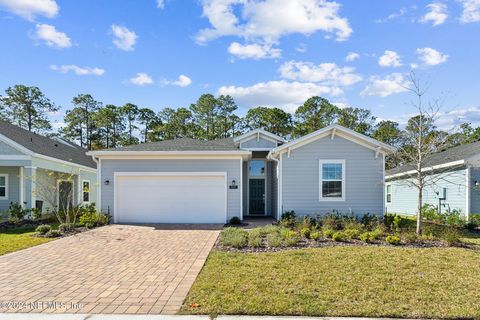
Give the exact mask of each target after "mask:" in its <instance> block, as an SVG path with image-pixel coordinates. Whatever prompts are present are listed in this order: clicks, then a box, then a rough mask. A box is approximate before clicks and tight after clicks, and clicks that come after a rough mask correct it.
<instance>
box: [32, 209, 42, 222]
mask: <svg viewBox="0 0 480 320" xmlns="http://www.w3.org/2000/svg"><path fill="white" fill-rule="evenodd" d="M32 219H33V220H35V221H38V220H40V219H42V210H40V209H39V208H33V209H32Z"/></svg>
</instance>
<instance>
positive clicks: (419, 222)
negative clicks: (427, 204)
mask: <svg viewBox="0 0 480 320" xmlns="http://www.w3.org/2000/svg"><path fill="white" fill-rule="evenodd" d="M422 194H423V188H419V189H418V208H417V210H418V213H417V234H418V235H421V234H422V202H423V195H422Z"/></svg>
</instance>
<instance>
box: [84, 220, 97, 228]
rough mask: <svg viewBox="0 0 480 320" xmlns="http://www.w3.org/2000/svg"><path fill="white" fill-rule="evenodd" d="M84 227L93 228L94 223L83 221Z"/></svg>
mask: <svg viewBox="0 0 480 320" xmlns="http://www.w3.org/2000/svg"><path fill="white" fill-rule="evenodd" d="M84 227H85V228H87V229H93V228H95V225H94V224H93V223H90V222H87V223H85V225H84Z"/></svg>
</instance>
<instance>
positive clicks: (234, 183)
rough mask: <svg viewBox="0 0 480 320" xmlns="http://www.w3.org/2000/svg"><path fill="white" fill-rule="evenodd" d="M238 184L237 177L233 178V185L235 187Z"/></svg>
mask: <svg viewBox="0 0 480 320" xmlns="http://www.w3.org/2000/svg"><path fill="white" fill-rule="evenodd" d="M236 185H237V181H235V179H233V180H232V187H235V186H236Z"/></svg>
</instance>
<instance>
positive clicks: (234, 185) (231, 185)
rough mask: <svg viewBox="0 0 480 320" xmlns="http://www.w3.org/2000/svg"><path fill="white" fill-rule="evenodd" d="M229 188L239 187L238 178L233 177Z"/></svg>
mask: <svg viewBox="0 0 480 320" xmlns="http://www.w3.org/2000/svg"><path fill="white" fill-rule="evenodd" d="M228 188H229V189H238V186H237V180H235V179H232V182H231V183H230V186H229V187H228Z"/></svg>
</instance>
